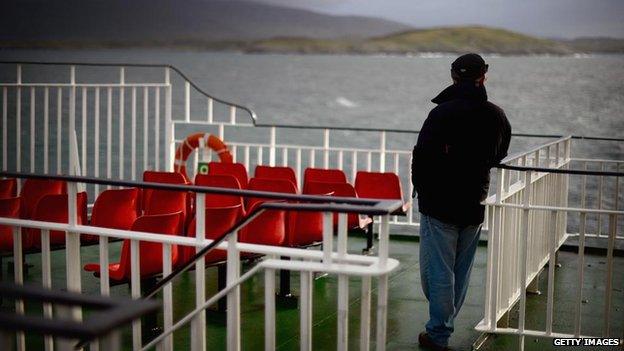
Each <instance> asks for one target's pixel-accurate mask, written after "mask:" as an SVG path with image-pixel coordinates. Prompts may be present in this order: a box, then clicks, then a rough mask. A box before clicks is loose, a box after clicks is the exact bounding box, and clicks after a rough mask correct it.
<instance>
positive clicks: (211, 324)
mask: <svg viewBox="0 0 624 351" xmlns="http://www.w3.org/2000/svg"><path fill="white" fill-rule="evenodd" d="M0 65H2V67H3V69H5V70H7V71H8V72H12V73H11V74H12V79H9V80H7V81H3V82H0V95H1V96H0V104H1V105H2V109H1V111H0V112H1V116H0V117H1V125H2V133H1V136H0V138H1V145H0V150H1V153H2V157H1V167H2V172H1V174H0V177H1V178H2V179H1V180H0V196H1V198H0V249H1V256H2V261H1V262H2V265H1V267H0V268H1V274H2V279H1V283H0V294H1V296H2V303H1V310H0V343H1V347H0V348H1V349H3V350H39V349H41V350H55V349H58V350H66V349H76V348H82V349H85V350H86V349H88V350H116V349H123V350H194V351H195V350H230V351H237V350H241V349H243V350H258V349H264V350H295V349H298V350H328V349H338V350H347V349H353V350H365V351H366V350H373V349H374V350H380V351H381V350H386V349H388V350H407V349H418V342H417V340H418V333H419V332H420V331H422V330H423V328H424V323H425V322H426V320H427V318H428V317H427V316H428V310H427V300H426V299H425V298H424V295H423V293H422V291H421V287H420V277H419V269H420V268H419V266H418V235H417V233H418V227H419V214H418V206H417V203H416V200H415V199H412V193H413V188H412V185H411V182H410V166H411V150H412V147H413V145H414V143H415V141H416V137H417V133H418V132H417V131H415V130H392V129H375V128H362V127H337V126H333V127H332V126H303V125H280V124H264V123H262V121H261V118H259V117H258V116H256V114H255V112H254V111H253V110H252V109H251V108H249V107H246V106H245V105H244V104H239V103H233V102H230V101H228V100H226V98H227V97H216V96H212V95H211V94H209V93H208V92H205V91H204V90H203V89H202V88H201V87H200V86H198V85H197V84H195V83H194V82H193V81H191V80H190V79H189V78H188V76H187V75H186V74H185V73H184V72H182V71H181V70H179V69H177V68H176V67H173V66H170V65H140V64H96V63H79V62H68V63H63V62H2V63H0ZM302 136H305V138H302ZM513 138H514V140H513V141H515V140H523V145H527V146H526V147H523V150H521V151H520V152H516V153H514V154H512V155H510V156H509V157H507V158H506V159H505V160H504V161H503V162H502V163H501V164H500V165H499V166H497V167H496V168H495V169H493V171H492V185H491V187H490V195H489V197H488V198H487V199H486V200H485V205H486V208H487V212H486V220H485V223H484V224H483V230H482V238H481V239H482V240H481V241H482V242H481V244H480V245H479V247H478V249H477V256H476V257H477V258H476V262H475V266H474V269H473V275H472V280H471V287H470V292H469V294H468V298H467V301H466V305H465V307H464V309H463V310H462V312H461V313H460V314H459V316H458V318H457V321H456V326H455V327H456V328H455V330H456V332H455V333H454V334H453V337H452V339H451V346H453V347H455V348H457V349H462V350H463V349H472V348H474V349H482V350H500V349H518V350H523V349H542V350H543V349H552V348H553V347H554V346H553V341H552V340H553V338H579V337H604V338H613V339H618V340H619V339H622V338H624V318H623V317H624V314H623V312H622V311H624V274H623V272H624V259H623V258H622V253H623V252H624V245H623V243H624V241H623V240H624V230H623V229H624V228H623V227H624V210H622V201H623V199H622V191H621V188H622V187H623V185H624V184H622V183H623V179H622V176H623V175H624V173H623V172H624V171H623V170H624V165H623V163H624V160H622V159H619V160H618V159H604V158H598V157H595V156H594V157H593V156H592V155H591V154H587V152H586V151H587V150H591V148H588V147H587V145H591V144H592V143H600V145H603V146H601V147H604V148H611V149H614V150H622V147H623V146H622V145H623V142H624V139H621V138H606V137H604V138H603V137H588V136H580V135H579V136H574V135H569V136H565V135H561V136H559V135H526V134H522V135H515V136H514V137H513ZM303 139H305V140H309V139H312V140H313V141H314V143H307V142H305V143H304V142H303V141H302V140H303ZM358 140H359V141H362V140H365V141H366V142H360V143H359V145H353V143H350V142H351V141H358ZM397 140H403V141H402V142H397ZM356 144H357V143H356ZM576 150H579V153H578V154H577V153H576ZM584 151H585V153H584ZM616 154H618V153H616ZM619 154H620V155H621V153H619ZM449 201H452V199H449ZM600 340H604V339H600Z"/></svg>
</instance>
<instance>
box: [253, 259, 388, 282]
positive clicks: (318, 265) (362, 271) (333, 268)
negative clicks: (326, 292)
mask: <svg viewBox="0 0 624 351" xmlns="http://www.w3.org/2000/svg"><path fill="white" fill-rule="evenodd" d="M264 266H265V268H271V269H276V270H284V269H285V270H290V271H299V272H301V271H307V272H324V273H333V274H344V273H349V275H355V276H360V277H376V276H380V275H384V274H388V273H390V272H392V271H393V270H394V269H396V268H397V267H398V266H399V261H397V260H396V259H393V258H389V259H388V261H386V264H385V265H384V266H383V267H382V266H380V265H379V264H378V262H376V263H375V264H373V265H371V266H353V265H348V264H344V263H339V264H335V263H332V264H330V265H328V264H327V263H324V262H305V261H290V260H271V259H270V260H266V261H264Z"/></svg>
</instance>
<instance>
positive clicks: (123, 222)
mask: <svg viewBox="0 0 624 351" xmlns="http://www.w3.org/2000/svg"><path fill="white" fill-rule="evenodd" d="M138 197H139V189H136V188H130V189H118V190H105V191H103V192H101V193H100V195H99V196H98V197H97V199H96V200H95V203H94V204H93V210H92V211H91V223H90V225H91V226H94V227H103V228H112V229H121V230H129V229H130V228H132V224H133V223H134V221H135V220H136V219H137V213H136V211H135V209H136V206H137V205H136V204H137V201H138ZM97 238H98V237H97V236H96V235H82V236H81V240H82V241H83V242H91V241H95V240H97Z"/></svg>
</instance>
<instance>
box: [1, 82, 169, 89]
mask: <svg viewBox="0 0 624 351" xmlns="http://www.w3.org/2000/svg"><path fill="white" fill-rule="evenodd" d="M169 85H170V84H165V83H123V84H120V83H74V84H71V83H0V87H33V88H45V87H50V88H64V87H67V88H71V87H76V88H81V87H82V88H133V87H134V88H165V87H168V86H169Z"/></svg>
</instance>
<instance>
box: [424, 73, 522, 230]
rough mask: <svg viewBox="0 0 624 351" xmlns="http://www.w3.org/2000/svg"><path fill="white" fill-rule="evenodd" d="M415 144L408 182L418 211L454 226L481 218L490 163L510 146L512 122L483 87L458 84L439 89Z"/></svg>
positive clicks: (505, 153) (488, 179)
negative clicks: (488, 97) (432, 107)
mask: <svg viewBox="0 0 624 351" xmlns="http://www.w3.org/2000/svg"><path fill="white" fill-rule="evenodd" d="M431 101H432V102H434V103H436V104H438V106H436V107H435V108H434V109H433V110H431V112H430V113H429V116H428V117H427V119H426V120H425V123H424V124H423V126H422V129H421V130H420V134H419V135H418V142H417V143H416V146H414V151H413V158H412V183H413V184H414V189H415V190H416V191H417V192H418V207H419V211H420V212H422V213H424V214H426V215H429V216H431V217H434V218H436V219H439V220H441V221H443V222H447V223H451V224H456V225H469V224H479V223H482V222H483V215H484V210H485V208H484V206H483V205H481V201H483V200H484V199H485V197H486V196H487V192H488V187H489V185H490V168H492V166H494V165H496V164H498V163H499V162H500V161H501V160H502V159H503V158H505V156H507V149H508V148H509V140H510V138H511V126H510V125H509V121H507V117H505V113H504V112H503V110H502V109H501V108H500V107H498V106H496V105H494V104H493V103H491V102H488V101H487V94H486V91H485V87H483V86H481V87H475V86H474V84H471V83H458V84H453V85H451V86H450V87H448V88H446V89H444V90H443V91H442V92H441V93H440V94H439V95H438V96H437V97H435V98H434V99H433V100H431Z"/></svg>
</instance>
